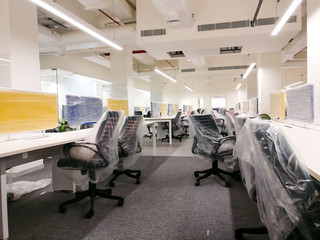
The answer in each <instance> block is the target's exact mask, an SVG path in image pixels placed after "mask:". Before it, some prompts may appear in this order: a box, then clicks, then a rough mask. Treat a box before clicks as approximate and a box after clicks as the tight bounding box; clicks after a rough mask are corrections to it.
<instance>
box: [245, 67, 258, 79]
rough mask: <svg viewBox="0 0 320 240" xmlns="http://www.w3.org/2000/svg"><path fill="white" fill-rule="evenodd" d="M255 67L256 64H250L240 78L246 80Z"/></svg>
mask: <svg viewBox="0 0 320 240" xmlns="http://www.w3.org/2000/svg"><path fill="white" fill-rule="evenodd" d="M255 65H256V63H251V64H250V66H249V67H248V69H247V71H246V73H245V74H244V75H243V76H242V78H243V79H246V78H247V77H248V75H249V74H250V72H251V71H252V69H253V68H254V66H255Z"/></svg>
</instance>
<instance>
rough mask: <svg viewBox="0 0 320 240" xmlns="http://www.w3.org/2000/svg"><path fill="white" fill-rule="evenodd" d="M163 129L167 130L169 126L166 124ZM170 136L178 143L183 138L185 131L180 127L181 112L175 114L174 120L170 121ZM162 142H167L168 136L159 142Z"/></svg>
mask: <svg viewBox="0 0 320 240" xmlns="http://www.w3.org/2000/svg"><path fill="white" fill-rule="evenodd" d="M163 129H164V130H169V124H168V123H166V124H165V126H164V128H163ZM171 136H172V138H175V139H178V140H179V142H181V140H182V137H183V136H185V131H184V129H183V128H182V125H181V112H177V114H176V116H175V117H174V119H172V120H171ZM163 140H168V141H169V134H168V135H167V136H166V137H165V138H162V139H161V141H163Z"/></svg>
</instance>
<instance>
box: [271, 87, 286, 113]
mask: <svg viewBox="0 0 320 240" xmlns="http://www.w3.org/2000/svg"><path fill="white" fill-rule="evenodd" d="M285 115H286V103H285V92H284V91H279V92H275V93H272V94H271V95H270V117H271V118H272V119H284V118H285Z"/></svg>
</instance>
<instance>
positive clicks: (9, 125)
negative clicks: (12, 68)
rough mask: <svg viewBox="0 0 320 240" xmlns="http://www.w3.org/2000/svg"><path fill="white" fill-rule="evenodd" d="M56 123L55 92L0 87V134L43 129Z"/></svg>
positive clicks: (54, 125)
mask: <svg viewBox="0 0 320 240" xmlns="http://www.w3.org/2000/svg"><path fill="white" fill-rule="evenodd" d="M57 125H58V108H57V96H56V95H55V94H48V93H40V92H29V91H19V90H11V89H10V90H9V89H0V134H7V133H15V132H25V131H34V130H45V129H48V128H53V127H56V126H57Z"/></svg>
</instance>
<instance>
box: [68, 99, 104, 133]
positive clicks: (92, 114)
mask: <svg viewBox="0 0 320 240" xmlns="http://www.w3.org/2000/svg"><path fill="white" fill-rule="evenodd" d="M66 103H67V105H66V113H65V114H66V116H65V117H66V119H67V121H68V123H69V125H70V126H74V127H75V126H79V125H81V124H82V123H85V122H96V121H98V120H99V119H100V117H101V115H102V99H101V98H98V97H86V96H76V95H66Z"/></svg>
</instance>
